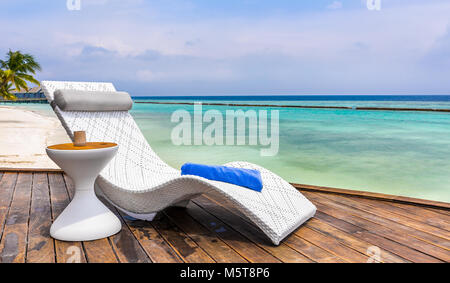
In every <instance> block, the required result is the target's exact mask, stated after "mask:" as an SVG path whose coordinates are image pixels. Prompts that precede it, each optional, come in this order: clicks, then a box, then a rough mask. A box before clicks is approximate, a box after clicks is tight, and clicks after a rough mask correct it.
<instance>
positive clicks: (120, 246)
mask: <svg viewBox="0 0 450 283" xmlns="http://www.w3.org/2000/svg"><path fill="white" fill-rule="evenodd" d="M101 200H102V201H103V203H104V204H105V205H106V207H108V208H109V209H110V210H111V211H112V212H113V213H114V214H116V216H117V217H118V218H119V220H120V222H121V224H122V229H121V231H120V232H119V233H117V234H115V235H113V236H111V237H109V240H110V242H111V245H112V247H113V249H114V251H115V253H116V255H117V257H118V258H119V261H120V262H122V263H149V262H151V260H150V258H149V257H148V256H147V254H146V253H145V251H144V249H143V248H142V247H141V245H140V243H139V242H138V241H137V240H136V238H135V237H134V234H133V233H132V232H131V231H130V228H129V227H128V225H127V224H126V223H125V221H124V219H123V218H122V216H121V215H120V214H119V212H118V211H117V209H116V208H115V207H113V206H112V205H111V204H109V203H108V202H107V201H106V200H104V199H101Z"/></svg>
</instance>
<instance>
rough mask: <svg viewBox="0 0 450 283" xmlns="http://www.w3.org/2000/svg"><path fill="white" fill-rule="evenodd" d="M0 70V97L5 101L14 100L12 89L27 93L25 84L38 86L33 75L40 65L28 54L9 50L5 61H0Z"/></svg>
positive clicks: (27, 88) (39, 68)
mask: <svg viewBox="0 0 450 283" xmlns="http://www.w3.org/2000/svg"><path fill="white" fill-rule="evenodd" d="M0 68H1V69H0V95H2V96H3V97H4V98H5V99H15V96H14V95H13V94H12V93H11V91H12V90H14V89H15V90H17V91H20V90H26V91H28V90H29V87H28V84H27V82H30V83H34V84H36V85H40V83H39V81H38V80H36V79H35V78H34V77H33V75H34V74H36V71H40V70H41V65H40V64H39V63H38V62H36V60H35V59H34V57H33V56H32V55H30V54H23V53H21V52H20V51H14V52H13V51H11V50H9V52H8V53H7V54H6V60H5V61H3V60H0ZM13 86H14V89H13V88H12V87H13Z"/></svg>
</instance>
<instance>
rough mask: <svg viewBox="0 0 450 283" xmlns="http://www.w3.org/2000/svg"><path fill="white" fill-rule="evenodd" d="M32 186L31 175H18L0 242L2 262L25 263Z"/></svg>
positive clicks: (0, 259)
mask: <svg viewBox="0 0 450 283" xmlns="http://www.w3.org/2000/svg"><path fill="white" fill-rule="evenodd" d="M31 184H32V175H31V174H19V175H18V177H17V182H16V185H15V189H14V194H13V199H12V202H11V207H10V210H9V213H8V217H7V219H6V226H5V229H4V232H3V236H2V239H1V241H0V262H4V263H6V262H9V263H12V262H14V263H23V262H25V257H26V250H27V235H28V219H29V215H30V213H29V212H30V197H31Z"/></svg>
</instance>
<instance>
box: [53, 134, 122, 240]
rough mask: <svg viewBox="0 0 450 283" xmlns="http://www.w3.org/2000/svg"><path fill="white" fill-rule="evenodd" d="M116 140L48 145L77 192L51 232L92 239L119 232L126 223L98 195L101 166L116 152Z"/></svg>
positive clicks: (63, 236)
mask: <svg viewBox="0 0 450 283" xmlns="http://www.w3.org/2000/svg"><path fill="white" fill-rule="evenodd" d="M118 148H119V147H118V145H117V144H115V143H87V144H86V146H82V147H75V146H74V145H73V144H61V145H54V146H49V147H47V154H48V156H49V157H50V158H51V159H52V160H53V161H54V162H55V163H56V164H58V165H59V167H61V169H63V170H64V172H65V173H66V174H67V175H69V176H70V177H71V178H72V180H73V181H74V183H75V196H74V198H73V200H72V202H71V203H70V204H69V205H68V206H67V207H66V208H65V209H64V211H63V212H62V213H61V215H60V216H59V217H58V218H57V219H56V220H55V222H54V223H53V225H52V227H51V228H50V235H51V236H52V237H53V238H55V239H57V240H62V241H91V240H97V239H101V238H106V237H108V236H111V235H114V234H116V233H118V232H119V231H120V230H121V228H122V224H121V222H120V220H119V219H118V218H117V217H116V216H115V215H114V213H112V212H111V211H110V210H109V209H108V208H107V207H106V206H105V205H104V204H103V203H102V202H101V201H100V200H99V199H98V198H97V196H96V195H95V192H94V183H95V180H96V179H97V177H98V174H99V173H100V172H101V170H102V169H103V168H104V167H105V166H106V165H107V164H108V162H109V161H110V160H111V159H112V158H113V157H114V156H115V154H116V153H117V150H118Z"/></svg>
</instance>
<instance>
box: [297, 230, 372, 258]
mask: <svg viewBox="0 0 450 283" xmlns="http://www.w3.org/2000/svg"><path fill="white" fill-rule="evenodd" d="M294 233H295V235H297V236H299V237H300V238H303V239H304V240H306V241H308V242H310V243H313V244H314V245H316V246H318V247H320V248H322V249H324V250H326V251H328V252H329V253H332V254H334V255H336V256H337V257H339V258H341V259H343V260H345V261H347V262H351V263H356V262H367V260H368V259H369V257H368V256H367V255H365V254H362V253H360V252H357V251H355V250H354V249H351V248H348V247H347V246H345V245H343V244H341V243H340V242H339V241H337V240H336V239H334V238H331V237H327V236H325V235H324V234H322V233H319V232H317V231H315V230H313V229H310V228H309V227H302V228H301V229H298V230H297V231H295V232H294Z"/></svg>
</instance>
